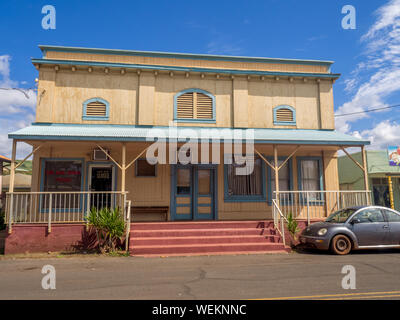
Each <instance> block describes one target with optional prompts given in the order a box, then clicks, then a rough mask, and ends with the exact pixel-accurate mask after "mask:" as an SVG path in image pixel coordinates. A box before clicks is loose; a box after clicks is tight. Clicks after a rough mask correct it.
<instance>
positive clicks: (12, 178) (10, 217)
mask: <svg viewBox="0 0 400 320" xmlns="http://www.w3.org/2000/svg"><path fill="white" fill-rule="evenodd" d="M16 154H17V140H15V139H13V144H12V155H11V169H10V183H9V185H8V192H9V193H10V205H9V206H8V207H9V210H10V211H9V213H8V233H10V234H11V232H12V220H13V213H14V195H13V193H14V181H15V157H16Z"/></svg>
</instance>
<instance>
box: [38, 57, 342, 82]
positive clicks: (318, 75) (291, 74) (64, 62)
mask: <svg viewBox="0 0 400 320" xmlns="http://www.w3.org/2000/svg"><path fill="white" fill-rule="evenodd" d="M32 63H33V64H35V63H36V64H56V65H57V64H58V65H70V66H94V67H95V66H97V67H110V68H112V67H114V68H127V69H141V70H165V71H181V72H203V73H221V74H236V75H238V74H239V75H260V76H268V75H270V76H288V77H314V78H330V79H337V78H339V77H340V74H339V73H304V72H278V71H259V70H236V69H216V68H196V67H176V66H161V65H160V66H158V65H146V64H129V63H110V62H95V61H78V60H54V59H35V58H33V59H32Z"/></svg>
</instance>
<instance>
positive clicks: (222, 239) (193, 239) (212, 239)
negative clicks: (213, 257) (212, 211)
mask: <svg viewBox="0 0 400 320" xmlns="http://www.w3.org/2000/svg"><path fill="white" fill-rule="evenodd" d="M280 240H281V238H280V237H278V236H274V235H268V236H260V235H241V236H237V235H233V236H187V237H133V238H131V245H132V247H135V246H146V245H147V246H156V245H158V246H164V245H175V244H177V245H182V244H185V245H192V244H202V243H204V244H218V243H248V242H251V243H259V242H260V243H265V242H269V243H280Z"/></svg>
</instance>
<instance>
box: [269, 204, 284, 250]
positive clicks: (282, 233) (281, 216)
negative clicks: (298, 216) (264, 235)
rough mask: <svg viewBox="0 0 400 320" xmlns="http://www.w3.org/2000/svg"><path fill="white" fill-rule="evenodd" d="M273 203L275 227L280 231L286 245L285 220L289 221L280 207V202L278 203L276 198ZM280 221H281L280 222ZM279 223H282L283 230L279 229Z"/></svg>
mask: <svg viewBox="0 0 400 320" xmlns="http://www.w3.org/2000/svg"><path fill="white" fill-rule="evenodd" d="M272 204H273V207H274V210H273V214H274V227H275V229H276V230H278V232H279V233H280V235H281V237H282V241H283V245H284V246H286V240H285V226H284V220H286V222H288V220H287V219H286V217H285V216H284V215H283V213H282V211H281V209H279V206H278V204H277V203H276V200H275V199H272ZM276 211H278V213H279V216H280V217H279V219H278V218H277V214H276ZM279 222H280V223H279ZM279 224H280V228H281V230H279Z"/></svg>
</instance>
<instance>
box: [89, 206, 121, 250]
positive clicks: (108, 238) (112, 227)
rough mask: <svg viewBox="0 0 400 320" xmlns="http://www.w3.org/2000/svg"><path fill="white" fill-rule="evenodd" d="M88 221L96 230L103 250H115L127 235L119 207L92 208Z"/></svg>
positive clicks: (99, 244) (100, 247)
mask: <svg viewBox="0 0 400 320" xmlns="http://www.w3.org/2000/svg"><path fill="white" fill-rule="evenodd" d="M87 221H88V223H89V225H90V226H92V227H93V228H94V229H95V231H96V236H97V241H98V246H99V249H100V251H101V252H103V253H104V252H114V251H115V250H116V247H117V246H118V244H119V243H120V242H121V240H122V237H123V236H124V235H125V222H124V218H123V215H122V213H121V211H120V209H119V208H114V209H110V208H102V209H100V210H97V209H96V208H92V209H91V210H90V213H89V216H88V217H87Z"/></svg>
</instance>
